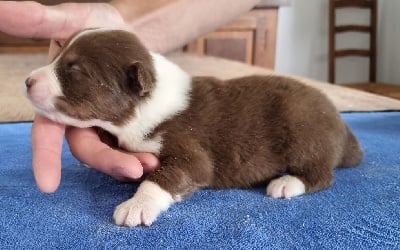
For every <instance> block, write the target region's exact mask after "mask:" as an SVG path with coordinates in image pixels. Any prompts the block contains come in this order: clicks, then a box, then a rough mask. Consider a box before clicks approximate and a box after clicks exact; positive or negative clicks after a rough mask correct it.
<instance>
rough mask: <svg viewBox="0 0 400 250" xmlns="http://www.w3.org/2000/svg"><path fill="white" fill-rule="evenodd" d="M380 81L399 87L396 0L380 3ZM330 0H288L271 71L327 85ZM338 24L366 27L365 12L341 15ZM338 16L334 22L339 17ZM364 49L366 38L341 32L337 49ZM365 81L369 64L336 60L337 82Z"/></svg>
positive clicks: (399, 40) (398, 5) (399, 26)
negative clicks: (354, 22)
mask: <svg viewBox="0 0 400 250" xmlns="http://www.w3.org/2000/svg"><path fill="white" fill-rule="evenodd" d="M378 2H379V11H378V34H379V36H378V66H377V68H378V72H377V75H378V81H381V82H387V83H394V84H400V1H399V0H378ZM328 5H329V0H292V1H291V5H290V6H289V7H283V8H281V9H280V10H279V22H278V36H277V51H276V53H277V54H276V64H275V70H276V71H278V72H284V73H289V74H294V75H301V76H306V77H310V78H313V79H317V80H321V81H327V78H328V77H327V72H328V20H329V16H328ZM338 16H339V18H340V20H344V23H345V22H346V21H347V20H351V21H356V22H357V23H360V24H364V23H368V20H369V15H368V12H366V11H362V10H352V11H350V12H349V11H348V10H346V11H340V12H338ZM339 18H338V19H339ZM349 43H350V44H354V45H355V46H356V45H360V46H362V47H368V46H369V41H368V36H367V35H360V34H351V33H350V34H344V35H340V36H339V37H338V39H337V46H338V47H341V46H344V44H349ZM367 80H368V60H367V59H365V58H357V57H347V58H341V59H339V60H337V82H362V81H367Z"/></svg>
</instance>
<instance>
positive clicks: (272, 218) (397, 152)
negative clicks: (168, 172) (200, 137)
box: [0, 112, 400, 249]
mask: <svg viewBox="0 0 400 250" xmlns="http://www.w3.org/2000/svg"><path fill="white" fill-rule="evenodd" d="M343 117H344V119H345V120H347V121H348V123H349V124H350V126H351V128H352V129H353V131H354V132H355V134H356V135H357V136H358V138H359V139H360V141H361V144H362V145H363V147H364V149H365V152H366V157H365V160H364V161H363V163H362V164H361V165H360V166H359V167H357V168H351V169H338V170H336V182H335V184H334V185H333V187H332V188H330V189H328V190H324V191H321V192H317V193H313V194H309V195H304V196H300V197H296V198H293V199H291V200H283V199H272V198H269V197H266V196H265V195H264V193H265V190H264V189H261V188H260V189H250V190H239V189H232V190H210V189H206V190H201V191H198V192H196V193H195V194H194V195H192V196H191V197H189V198H188V199H186V200H184V201H182V202H180V203H178V204H176V205H174V206H172V207H171V208H170V209H169V210H168V212H166V213H163V214H162V215H161V216H160V217H159V218H158V220H157V221H156V222H155V223H154V224H153V225H152V226H151V227H144V226H143V227H137V228H124V227H117V226H115V225H114V224H113V222H112V214H113V210H114V208H115V206H117V205H118V204H119V203H121V202H122V201H124V200H126V199H128V198H129V197H131V196H132V194H133V193H134V192H135V190H136V188H137V184H126V183H119V182H117V181H116V180H114V179H112V178H111V177H109V176H107V175H105V174H102V173H100V172H97V171H96V170H93V169H88V168H86V167H84V166H83V165H82V164H81V163H79V162H78V161H77V160H76V159H74V157H73V156H72V155H71V153H70V152H69V150H68V146H67V145H64V149H63V159H62V161H63V172H62V184H61V186H60V188H59V189H58V191H57V192H56V193H54V194H43V193H41V192H40V191H39V190H38V189H37V188H36V185H35V182H34V178H33V173H32V170H31V157H32V155H31V145H30V127H31V123H8V124H7V123H6V124H0V249H70V248H73V249H116V248H118V249H168V248H170V249H229V248H235V249H400V112H380V113H345V114H343ZM64 144H65V143H64Z"/></svg>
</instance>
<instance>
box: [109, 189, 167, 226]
mask: <svg viewBox="0 0 400 250" xmlns="http://www.w3.org/2000/svg"><path fill="white" fill-rule="evenodd" d="M173 202H174V200H173V199H172V196H171V194H170V193H169V192H167V191H165V190H164V189H162V188H161V187H160V186H159V185H157V184H156V183H154V182H151V181H144V182H143V183H142V184H141V185H140V186H139V188H138V190H137V192H136V194H135V195H134V196H133V198H131V199H129V200H127V201H125V202H123V203H121V204H120V205H119V206H117V208H116V209H115V211H114V216H113V218H114V221H115V224H117V225H119V226H127V227H135V226H139V225H146V226H150V225H151V224H152V223H153V222H154V221H155V220H156V218H157V216H158V215H159V214H160V213H161V212H162V211H165V210H167V209H168V208H169V207H170V205H171V204H172V203H173Z"/></svg>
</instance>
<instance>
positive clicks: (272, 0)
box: [184, 0, 290, 69]
mask: <svg viewBox="0 0 400 250" xmlns="http://www.w3.org/2000/svg"><path fill="white" fill-rule="evenodd" d="M289 3H290V1H289V0H264V1H260V3H259V4H258V5H257V6H256V7H255V8H254V9H253V10H251V11H250V12H249V13H247V14H245V15H243V16H241V17H239V18H238V19H236V20H234V21H233V22H231V23H230V24H228V25H225V26H224V27H222V28H220V29H218V30H216V31H214V32H211V33H209V34H206V35H205V36H203V37H200V38H199V39H197V40H195V41H193V42H191V43H189V44H188V45H187V46H185V47H184V51H187V52H191V53H196V54H200V55H210V56H216V57H223V58H227V59H232V60H238V61H242V62H246V63H248V64H254V65H258V66H262V67H266V68H270V69H273V68H274V66H275V47H276V33H277V22H278V8H279V7H280V6H284V5H288V4H289Z"/></svg>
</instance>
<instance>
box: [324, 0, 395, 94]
mask: <svg viewBox="0 0 400 250" xmlns="http://www.w3.org/2000/svg"><path fill="white" fill-rule="evenodd" d="M344 8H363V9H366V10H367V11H369V13H370V22H369V24H368V25H354V24H346V25H337V24H336V23H337V22H336V21H337V16H336V11H337V10H338V9H344ZM377 11H378V5H377V0H329V70H328V72H329V76H328V80H329V82H331V83H335V82H336V81H335V77H336V65H335V64H336V58H339V57H344V56H362V57H366V58H368V59H369V82H365V83H346V84H344V86H346V87H350V88H355V89H359V90H363V91H367V92H371V93H375V94H379V95H384V96H388V97H392V98H396V99H400V85H390V84H385V83H377V82H376V58H377V41H376V39H377ZM343 32H361V33H367V34H369V48H368V49H358V48H349V49H341V50H337V49H336V34H339V33H343Z"/></svg>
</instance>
